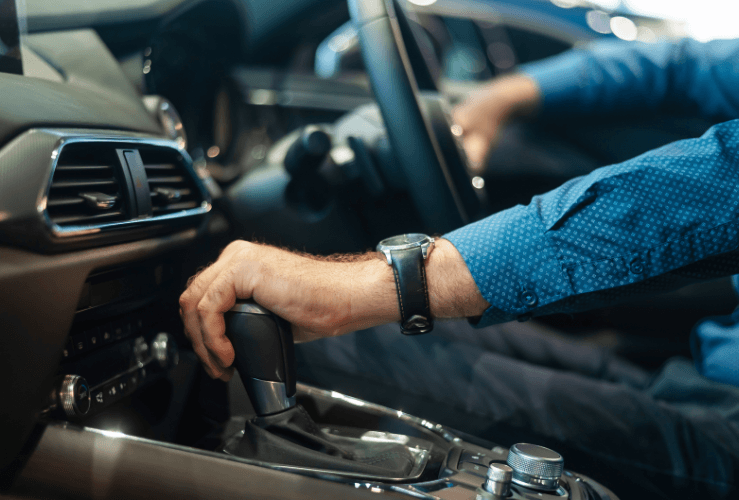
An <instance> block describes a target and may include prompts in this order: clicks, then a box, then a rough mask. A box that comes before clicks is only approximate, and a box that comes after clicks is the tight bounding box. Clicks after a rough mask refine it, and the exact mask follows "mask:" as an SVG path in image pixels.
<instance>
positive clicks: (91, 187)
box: [46, 143, 129, 228]
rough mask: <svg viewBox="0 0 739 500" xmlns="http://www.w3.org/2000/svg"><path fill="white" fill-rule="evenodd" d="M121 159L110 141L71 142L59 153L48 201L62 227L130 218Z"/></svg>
mask: <svg viewBox="0 0 739 500" xmlns="http://www.w3.org/2000/svg"><path fill="white" fill-rule="evenodd" d="M121 186H124V183H123V182H122V176H121V170H120V162H119V161H118V158H117V156H116V152H115V149H114V148H113V147H111V146H110V145H104V144H95V143H75V144H69V145H67V146H66V147H64V149H62V152H61V153H60V155H59V159H58V161H57V165H56V169H55V170H54V177H53V179H52V181H51V188H50V190H49V195H48V198H47V202H46V209H47V214H48V216H49V218H50V219H51V221H52V222H53V223H55V224H56V225H57V226H59V227H62V228H63V227H68V226H91V225H98V224H105V223H110V222H116V221H122V220H126V219H127V218H129V212H128V206H127V203H126V200H125V196H123V194H122V193H123V190H122V189H121Z"/></svg>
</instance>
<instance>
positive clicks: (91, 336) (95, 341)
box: [85, 328, 102, 349]
mask: <svg viewBox="0 0 739 500" xmlns="http://www.w3.org/2000/svg"><path fill="white" fill-rule="evenodd" d="M85 336H86V339H87V346H88V348H90V349H95V348H96V347H100V345H101V344H102V340H101V338H100V330H98V329H97V328H93V329H92V330H87V332H85Z"/></svg>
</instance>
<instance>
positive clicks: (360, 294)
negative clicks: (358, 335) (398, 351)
mask: <svg viewBox="0 0 739 500" xmlns="http://www.w3.org/2000/svg"><path fill="white" fill-rule="evenodd" d="M432 253H433V252H432ZM376 255H377V258H374V259H369V260H366V261H363V262H357V263H354V264H352V266H353V268H352V270H351V273H350V275H349V276H350V278H349V280H348V285H349V289H348V290H347V292H346V293H347V295H348V296H349V297H350V300H349V304H350V305H349V321H348V324H347V331H354V330H362V329H365V328H370V327H373V326H378V325H383V324H387V323H393V322H398V321H400V310H399V308H398V295H397V291H396V286H395V279H394V278H393V270H392V267H390V266H389V265H387V262H386V261H385V256H384V255H382V254H380V253H376Z"/></svg>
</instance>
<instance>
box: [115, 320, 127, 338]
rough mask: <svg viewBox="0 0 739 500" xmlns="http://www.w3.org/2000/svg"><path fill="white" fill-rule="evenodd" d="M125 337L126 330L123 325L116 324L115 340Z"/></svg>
mask: <svg viewBox="0 0 739 500" xmlns="http://www.w3.org/2000/svg"><path fill="white" fill-rule="evenodd" d="M124 336H125V333H124V330H123V323H116V324H115V325H114V326H113V338H114V339H115V340H120V339H122V338H123V337H124Z"/></svg>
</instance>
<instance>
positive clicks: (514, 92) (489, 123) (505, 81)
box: [452, 74, 541, 170]
mask: <svg viewBox="0 0 739 500" xmlns="http://www.w3.org/2000/svg"><path fill="white" fill-rule="evenodd" d="M540 102H541V92H540V91H539V87H538V86H537V84H536V82H534V80H532V79H531V78H529V77H528V76H526V75H524V74H512V75H507V76H503V77H501V78H496V79H495V80H493V81H492V82H491V83H489V84H488V85H486V86H485V87H483V88H482V89H480V90H478V91H475V92H473V93H472V94H470V95H469V96H468V97H467V99H466V100H465V101H464V102H463V103H462V104H460V105H459V106H457V107H456V108H455V109H454V111H453V112H452V118H453V120H454V122H455V123H456V124H457V125H459V126H460V127H462V131H463V144H464V149H465V152H466V153H467V158H468V159H469V161H470V164H471V166H472V168H474V169H476V170H482V169H483V167H484V164H483V161H484V160H485V158H486V156H487V154H488V151H489V150H490V148H491V147H494V146H495V143H496V142H497V140H498V137H499V133H500V129H501V127H502V126H503V125H504V124H505V123H506V122H507V121H508V120H510V119H511V118H513V117H516V116H527V115H532V114H534V113H535V112H536V110H537V108H538V107H539V103H540Z"/></svg>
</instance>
